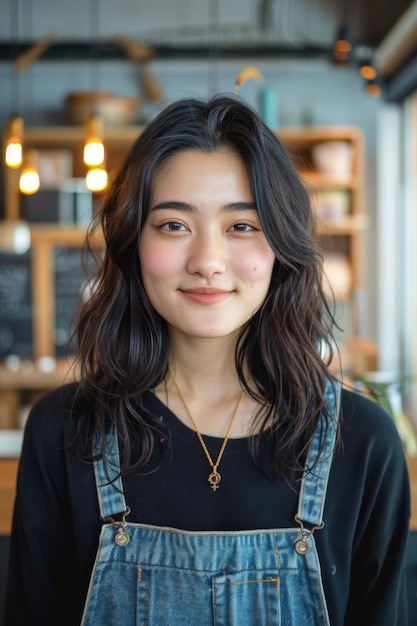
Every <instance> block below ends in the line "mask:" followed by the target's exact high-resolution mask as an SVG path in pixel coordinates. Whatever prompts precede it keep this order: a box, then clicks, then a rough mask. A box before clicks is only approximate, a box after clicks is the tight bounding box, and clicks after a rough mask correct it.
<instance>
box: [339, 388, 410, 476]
mask: <svg viewBox="0 0 417 626" xmlns="http://www.w3.org/2000/svg"><path fill="white" fill-rule="evenodd" d="M337 457H339V458H343V459H344V460H345V462H348V463H349V464H350V467H351V471H352V474H356V475H358V474H360V475H361V476H362V477H363V478H365V477H366V476H367V477H368V478H370V479H372V480H375V478H376V477H378V482H379V481H380V480H381V479H382V478H383V477H384V476H385V477H386V478H387V480H388V477H389V482H391V481H394V482H395V481H397V480H398V481H404V482H406V476H407V466H406V460H405V454H404V448H403V444H402V441H401V439H400V436H399V434H398V430H397V427H396V425H395V423H394V421H393V420H392V418H391V417H390V415H388V413H387V412H386V411H385V410H384V409H383V408H382V407H381V406H380V405H379V404H378V403H376V402H374V401H373V400H371V399H370V398H369V397H367V396H365V395H364V394H361V393H358V392H355V391H350V390H348V389H343V390H342V398H341V427H340V446H339V449H338V451H337V452H336V458H337Z"/></svg>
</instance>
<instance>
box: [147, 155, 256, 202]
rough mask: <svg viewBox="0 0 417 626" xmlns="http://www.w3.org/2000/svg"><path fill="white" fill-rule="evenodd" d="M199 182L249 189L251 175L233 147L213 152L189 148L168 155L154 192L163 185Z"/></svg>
mask: <svg viewBox="0 0 417 626" xmlns="http://www.w3.org/2000/svg"><path fill="white" fill-rule="evenodd" d="M193 183H194V187H196V186H201V185H205V184H206V185H210V184H211V185H212V184H214V183H216V184H223V185H227V184H229V185H231V188H232V189H233V187H236V186H240V187H245V188H246V191H248V190H250V186H251V185H250V178H249V173H248V170H247V167H246V165H245V163H244V161H243V159H242V158H241V156H240V155H239V154H238V153H237V152H235V151H234V150H232V149H230V148H227V147H223V148H220V149H219V150H217V151H215V152H205V151H203V150H197V149H190V150H182V151H181V152H177V153H175V154H173V155H171V156H170V157H169V158H168V159H167V160H165V161H164V162H163V163H162V164H161V166H160V167H159V168H158V170H157V172H156V174H155V177H154V184H153V192H154V193H155V192H160V191H161V190H163V189H164V188H166V186H168V187H170V188H171V187H180V186H181V185H183V186H184V185H186V187H187V188H192V187H193Z"/></svg>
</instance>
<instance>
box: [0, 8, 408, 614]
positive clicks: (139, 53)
mask: <svg viewBox="0 0 417 626" xmlns="http://www.w3.org/2000/svg"><path fill="white" fill-rule="evenodd" d="M237 91H238V92H239V96H240V97H242V98H244V99H245V100H247V101H248V102H249V103H250V104H251V105H252V106H253V107H255V108H256V109H257V110H258V111H259V113H260V114H261V115H262V116H263V118H264V120H265V122H266V123H267V124H268V125H269V126H270V127H271V128H272V129H273V130H274V132H276V133H277V135H278V136H279V137H280V138H281V140H282V141H283V143H284V145H285V146H286V147H287V148H288V150H289V151H290V153H291V155H292V158H293V159H294V164H295V165H296V167H297V168H298V169H299V171H300V173H301V175H302V176H303V178H304V181H305V184H306V185H307V188H308V190H309V191H310V193H311V196H312V200H313V205H314V207H315V209H316V211H317V215H318V225H317V234H318V238H319V243H320V246H321V249H322V251H323V255H324V263H325V270H326V275H327V277H328V281H329V284H330V285H331V287H332V289H333V291H334V294H335V296H336V308H337V316H338V319H339V321H340V324H341V327H342V330H341V331H340V333H339V334H338V337H337V339H338V343H339V347H340V355H341V356H340V359H336V360H335V362H334V364H333V367H334V369H335V371H336V372H339V373H340V372H342V374H343V376H344V378H345V379H346V380H348V381H349V382H351V383H352V384H354V385H356V386H358V387H361V388H364V389H366V390H368V391H372V392H376V395H377V400H378V401H381V402H383V403H384V405H385V406H387V407H388V409H389V410H390V412H391V413H392V416H393V419H394V420H395V421H396V423H397V426H398V428H399V431H400V434H401V437H402V439H403V441H404V446H405V450H406V453H407V459H408V461H409V466H410V470H411V476H412V481H413V482H412V488H413V498H414V500H413V521H412V529H413V532H412V533H411V537H412V538H411V539H410V541H414V544H413V546H414V553H415V554H417V545H416V543H415V541H416V540H415V532H414V531H415V529H417V509H416V502H417V491H416V489H417V461H416V456H415V455H417V447H416V440H415V432H416V429H417V385H416V380H415V378H416V373H417V330H416V327H417V325H416V323H415V320H416V318H417V272H416V268H417V258H416V257H417V253H416V250H417V217H416V214H417V2H416V1H406V0H397V1H396V2H395V3H394V2H390V1H389V0H367V1H366V2H363V1H362V0H152V2H147V1H145V0H118V2H113V1H112V0H72V2H71V3H68V2H64V1H63V0H2V2H1V20H0V124H1V128H2V129H3V142H2V151H3V158H2V166H1V170H0V533H2V539H4V542H3V543H1V541H0V546H1V545H4V546H5V548H4V550H5V551H7V534H8V532H9V528H10V516H11V509H12V505H13V498H14V481H15V474H16V466H17V462H18V457H19V451H20V445H21V438H22V429H23V427H24V422H25V418H26V416H27V412H28V410H29V408H30V406H31V403H32V402H33V400H34V399H35V398H36V397H37V396H38V395H39V394H40V393H42V392H43V391H45V390H46V389H48V388H49V387H52V386H55V385H58V384H60V383H61V382H62V381H63V380H64V378H65V376H66V375H67V372H68V368H69V365H70V363H71V359H72V357H73V356H74V354H75V353H76V350H77V347H76V345H74V343H73V342H72V341H71V339H70V336H71V326H72V320H73V317H74V315H75V314H76V310H77V306H78V302H79V299H80V297H82V295H83V289H84V287H85V278H84V274H83V271H82V267H81V247H82V244H83V240H84V235H85V229H86V226H87V225H88V223H89V221H90V220H91V218H92V216H93V215H94V212H95V211H96V209H97V206H99V203H100V199H101V194H102V191H103V189H104V188H105V185H106V179H107V178H106V177H107V175H111V174H112V172H114V171H115V170H116V169H117V167H119V166H120V164H121V161H122V159H123V156H124V155H125V153H126V151H127V150H128V148H129V146H130V145H131V143H132V142H133V140H134V139H135V137H136V136H137V135H138V134H139V133H140V131H141V128H142V127H143V125H144V124H146V122H147V121H148V120H150V119H152V118H153V117H154V116H155V115H156V114H157V113H158V111H159V110H160V109H161V108H162V107H163V106H165V105H166V104H167V103H168V102H171V101H173V100H176V99H178V98H182V97H185V96H202V97H207V96H211V95H213V94H216V93H220V92H224V93H228V94H232V93H235V92H237ZM100 142H101V143H100ZM97 143H99V152H98V156H97V154H93V155H92V159H93V160H92V161H91V162H86V160H85V158H86V152H85V150H84V148H85V147H86V146H90V148H94V146H95V144H97ZM100 145H101V148H100ZM96 147H97V146H96ZM100 150H101V151H100ZM93 152H94V150H93ZM90 156H91V155H90ZM94 158H95V159H96V160H95V161H94ZM87 161H88V158H87ZM97 245H98V246H100V245H101V242H100V241H97ZM329 292H330V288H329ZM5 554H6V552H4V553H3V555H2V562H3V563H4V562H5ZM410 554H411V553H410ZM416 569H417V564H416V557H415V556H414V562H413V563H412V562H411V556H410V567H409V571H410V575H409V576H410V583H409V585H410V593H409V596H410V615H413V616H414V619H417V618H416V617H415V615H416V614H415V613H411V612H412V611H415V610H416V609H415V607H416V605H417V572H416ZM2 571H3V570H2ZM1 575H3V574H1ZM412 576H414V578H412ZM1 583H2V580H0V587H1ZM0 612H1V599H0Z"/></svg>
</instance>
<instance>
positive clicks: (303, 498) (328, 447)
mask: <svg viewBox="0 0 417 626" xmlns="http://www.w3.org/2000/svg"><path fill="white" fill-rule="evenodd" d="M340 395H341V384H340V383H339V382H338V381H336V380H333V381H331V380H330V379H327V380H326V388H325V400H326V404H327V407H328V409H327V412H328V415H327V419H326V416H325V415H323V413H322V415H321V416H320V419H319V422H318V424H317V428H316V432H315V434H314V438H313V441H312V444H311V447H310V452H309V456H308V461H307V465H306V468H307V471H306V472H305V474H304V478H303V479H302V482H301V489H300V495H299V499H298V511H297V518H298V519H299V520H301V521H302V522H305V523H307V524H309V525H311V526H317V527H320V526H321V525H322V523H323V511H324V503H325V500H326V491H327V483H328V480H329V474H330V467H331V464H332V459H333V452H334V447H335V442H336V433H337V424H338V420H339V409H340ZM326 422H327V430H326ZM324 437H325V439H324ZM315 463H317V464H316V465H315V467H314V469H313V470H311V471H308V468H309V467H312V466H313V465H314V464H315Z"/></svg>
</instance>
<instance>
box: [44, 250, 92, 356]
mask: <svg viewBox="0 0 417 626" xmlns="http://www.w3.org/2000/svg"><path fill="white" fill-rule="evenodd" d="M53 257H54V289H55V324H54V344H55V355H56V356H57V357H66V356H73V355H74V354H76V352H77V344H76V342H75V341H74V339H73V338H72V333H73V330H74V324H75V322H76V316H77V313H78V310H79V305H80V302H81V298H82V296H83V294H84V293H85V288H86V282H87V279H86V275H85V272H84V268H83V263H82V249H81V248H71V247H59V248H54V251H53ZM93 267H94V264H93V260H92V259H91V260H89V259H87V271H88V272H89V273H92V272H93Z"/></svg>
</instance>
